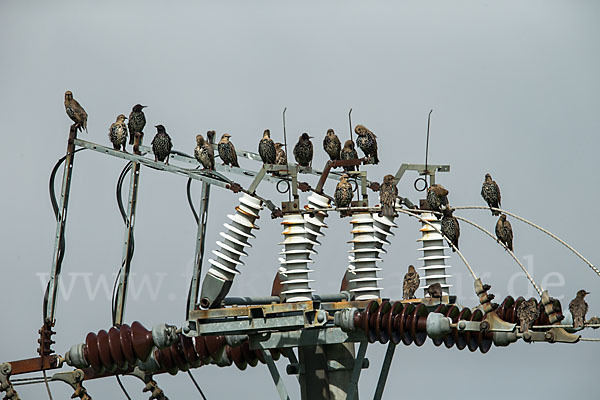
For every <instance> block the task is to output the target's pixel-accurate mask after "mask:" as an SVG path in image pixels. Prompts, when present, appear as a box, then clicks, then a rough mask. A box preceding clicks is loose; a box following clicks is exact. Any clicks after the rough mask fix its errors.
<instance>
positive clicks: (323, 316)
mask: <svg viewBox="0 0 600 400" xmlns="http://www.w3.org/2000/svg"><path fill="white" fill-rule="evenodd" d="M323 321H325V315H323V313H321V312H320V313H318V314H317V322H318V323H320V324H322V323H323Z"/></svg>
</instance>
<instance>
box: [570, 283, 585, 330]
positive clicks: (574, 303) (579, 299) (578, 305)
mask: <svg viewBox="0 0 600 400" xmlns="http://www.w3.org/2000/svg"><path fill="white" fill-rule="evenodd" d="M588 294H590V292H586V291H585V290H580V291H578V292H577V296H575V298H574V299H573V300H571V302H570V303H569V311H571V315H572V316H573V328H583V325H584V322H585V314H587V312H588V304H587V303H586V302H585V300H584V298H585V296H586V295H588Z"/></svg>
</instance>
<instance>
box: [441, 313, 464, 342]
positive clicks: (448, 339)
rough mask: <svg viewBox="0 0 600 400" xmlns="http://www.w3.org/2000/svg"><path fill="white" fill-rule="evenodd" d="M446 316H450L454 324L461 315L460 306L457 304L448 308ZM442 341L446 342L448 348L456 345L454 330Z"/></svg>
mask: <svg viewBox="0 0 600 400" xmlns="http://www.w3.org/2000/svg"><path fill="white" fill-rule="evenodd" d="M445 315H446V317H448V318H450V320H451V321H452V323H453V324H455V323H457V322H458V316H459V315H460V308H459V307H458V306H456V305H455V304H453V305H451V306H450V307H448V309H447V310H446V314H445ZM442 343H444V345H445V346H446V347H447V348H451V347H452V346H454V343H455V341H454V335H453V334H452V332H450V333H449V334H448V335H446V336H445V337H444V338H443V340H442Z"/></svg>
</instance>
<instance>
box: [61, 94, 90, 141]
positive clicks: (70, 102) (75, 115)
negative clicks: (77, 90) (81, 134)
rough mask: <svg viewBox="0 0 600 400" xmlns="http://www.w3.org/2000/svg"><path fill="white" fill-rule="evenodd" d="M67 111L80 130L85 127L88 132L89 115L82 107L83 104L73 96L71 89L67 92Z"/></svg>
mask: <svg viewBox="0 0 600 400" xmlns="http://www.w3.org/2000/svg"><path fill="white" fill-rule="evenodd" d="M65 111H66V112H67V115H68V116H69V118H71V120H72V121H73V122H75V126H76V128H77V130H78V131H81V130H82V129H85V131H86V132H87V119H88V115H87V113H86V112H85V110H84V109H83V107H81V104H79V102H78V101H77V100H75V99H74V98H73V93H72V92H71V91H70V90H67V91H66V92H65Z"/></svg>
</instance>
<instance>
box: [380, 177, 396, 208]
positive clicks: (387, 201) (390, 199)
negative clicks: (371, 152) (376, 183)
mask: <svg viewBox="0 0 600 400" xmlns="http://www.w3.org/2000/svg"><path fill="white" fill-rule="evenodd" d="M396 184H397V183H396V180H395V178H394V175H386V176H384V177H383V183H382V184H381V186H380V187H379V203H380V204H381V212H380V213H379V215H380V216H381V215H383V216H384V217H390V218H393V217H395V216H396V211H395V210H394V207H395V205H396V198H397V197H398V187H397V186H396Z"/></svg>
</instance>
